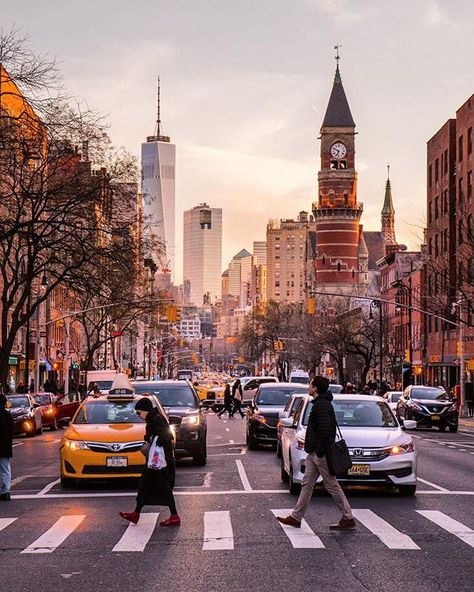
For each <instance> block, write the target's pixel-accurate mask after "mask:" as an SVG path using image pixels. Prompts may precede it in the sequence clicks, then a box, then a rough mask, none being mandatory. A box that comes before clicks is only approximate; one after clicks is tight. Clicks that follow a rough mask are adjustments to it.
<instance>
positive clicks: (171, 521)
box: [160, 514, 181, 526]
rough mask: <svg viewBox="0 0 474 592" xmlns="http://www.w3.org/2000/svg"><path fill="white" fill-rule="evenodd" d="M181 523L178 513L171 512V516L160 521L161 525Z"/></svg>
mask: <svg viewBox="0 0 474 592" xmlns="http://www.w3.org/2000/svg"><path fill="white" fill-rule="evenodd" d="M180 525H181V518H180V517H179V516H178V514H171V516H170V517H169V518H167V519H166V520H162V521H161V522H160V526H180Z"/></svg>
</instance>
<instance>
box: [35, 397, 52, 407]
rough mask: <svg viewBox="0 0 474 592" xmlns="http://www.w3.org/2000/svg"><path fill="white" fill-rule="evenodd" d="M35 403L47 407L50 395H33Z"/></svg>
mask: <svg viewBox="0 0 474 592" xmlns="http://www.w3.org/2000/svg"><path fill="white" fill-rule="evenodd" d="M35 401H36V402H37V403H39V404H40V405H49V404H50V403H51V395H35Z"/></svg>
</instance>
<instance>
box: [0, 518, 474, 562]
mask: <svg viewBox="0 0 474 592" xmlns="http://www.w3.org/2000/svg"><path fill="white" fill-rule="evenodd" d="M353 512H354V517H355V519H356V521H357V523H358V524H357V529H356V530H355V531H353V532H352V534H351V536H352V537H356V539H353V540H356V541H357V537H358V536H360V535H363V536H367V535H368V534H370V533H371V534H372V535H374V536H375V537H377V538H378V539H379V541H380V542H381V543H382V544H383V545H384V546H385V547H386V548H387V549H390V550H403V551H420V550H421V549H422V547H420V546H419V545H423V542H420V540H419V541H418V543H419V544H418V543H417V542H415V541H414V540H413V539H412V538H411V536H409V535H408V534H406V533H404V532H402V531H400V530H399V529H397V528H395V526H393V525H392V524H390V523H389V521H388V520H386V518H385V517H384V516H382V515H379V514H377V513H376V512H374V511H373V510H370V509H354V510H353ZM290 513H291V509H289V508H286V509H285V508H283V509H275V510H269V513H268V516H266V517H265V516H264V520H265V525H266V531H267V535H268V528H269V524H270V528H273V530H272V534H271V537H272V538H271V540H272V542H274V543H275V544H276V543H277V542H280V543H284V541H285V540H286V541H287V543H289V545H290V546H291V547H292V548H293V549H321V550H324V549H326V545H325V543H324V542H323V540H322V539H321V538H320V537H319V536H318V535H317V534H316V533H315V532H314V530H313V528H312V527H311V526H310V524H309V523H308V522H307V521H306V520H303V521H302V523H301V528H298V529H296V528H292V527H291V526H286V525H284V524H281V523H277V522H276V520H275V521H274V517H277V516H287V515H288V514H290ZM159 515H160V514H159V513H158V512H146V513H142V515H141V516H140V520H139V522H138V524H129V525H127V526H125V524H124V528H125V530H124V532H123V533H122V534H121V536H120V538H119V540H118V542H117V543H116V544H115V545H114V546H113V547H112V549H111V551H112V552H113V553H140V552H143V551H145V549H146V547H147V545H148V544H150V543H151V542H154V543H157V542H159V534H158V532H157V531H158V530H159V529H157V522H158V517H159ZM272 515H273V516H272ZM417 515H418V516H421V517H422V518H424V519H425V520H427V521H428V523H429V524H431V525H434V528H435V533H436V534H439V533H440V532H443V531H444V532H445V533H448V534H449V535H451V536H452V537H454V538H453V541H454V540H455V539H457V540H458V541H460V542H461V543H462V544H465V545H468V546H470V547H473V548H474V530H473V529H472V528H470V527H469V526H467V525H465V524H463V523H461V522H458V521H457V520H455V519H454V518H452V517H451V516H449V515H448V514H445V513H444V512H440V511H438V510H415V511H413V513H412V518H411V519H409V520H408V521H406V520H405V521H404V523H407V522H413V519H414V518H415V517H416V516H417ZM87 518H88V517H87V515H86V514H65V515H63V516H60V517H59V518H58V519H57V520H56V521H55V522H53V523H52V524H50V525H47V526H48V527H47V529H46V530H45V532H44V533H43V534H41V535H40V536H39V537H37V538H36V539H35V540H34V541H33V542H31V543H30V544H29V545H27V546H26V547H25V548H24V549H20V553H22V554H26V555H28V554H40V553H54V552H55V551H57V550H58V549H59V548H60V547H61V546H62V545H63V544H64V543H65V542H66V541H68V540H69V539H70V537H73V535H74V533H75V532H76V531H77V530H78V529H79V528H80V527H81V525H85V524H86V523H87ZM269 521H270V522H269ZM234 522H236V521H235V520H234ZM272 524H273V525H274V526H271V525H272ZM426 524H427V523H425V525H426ZM278 525H279V526H278ZM15 526H17V527H19V528H21V527H22V518H21V517H20V518H18V517H11V518H0V549H2V548H3V549H5V546H4V541H3V540H2V537H3V536H4V535H5V533H8V531H10V530H11V529H13V528H15ZM237 526H238V528H240V527H241V526H242V523H241V521H237ZM194 528H195V527H194ZM184 529H186V521H185V520H184V525H183V526H182V527H181V532H182V531H183V530H184ZM200 531H201V535H202V537H201V538H200V542H199V544H200V545H201V548H202V550H203V551H208V552H214V553H215V552H219V551H232V550H234V548H235V547H236V536H235V532H234V531H235V526H234V524H233V520H232V512H231V511H229V510H219V511H209V512H204V513H203V517H202V522H201V528H200ZM175 532H176V530H175ZM278 532H280V533H282V534H281V537H282V538H281V539H278V534H277V533H278ZM319 534H321V535H322V536H323V537H324V536H330V533H329V532H327V531H325V532H323V533H319ZM430 534H432V532H431V531H430ZM192 536H193V540H194V538H195V533H194V532H193V533H192ZM247 536H248V534H247ZM418 536H420V538H422V537H421V535H420V533H418ZM198 540H199V539H198ZM326 542H327V541H326ZM451 543H452V541H451ZM451 543H450V544H451ZM15 549H16V547H15Z"/></svg>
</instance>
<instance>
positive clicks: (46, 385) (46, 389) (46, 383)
mask: <svg viewBox="0 0 474 592" xmlns="http://www.w3.org/2000/svg"><path fill="white" fill-rule="evenodd" d="M43 387H44V392H45V393H50V392H51V383H50V381H49V378H47V379H46V380H45V381H44V384H43Z"/></svg>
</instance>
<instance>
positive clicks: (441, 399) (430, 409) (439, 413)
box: [396, 384, 458, 432]
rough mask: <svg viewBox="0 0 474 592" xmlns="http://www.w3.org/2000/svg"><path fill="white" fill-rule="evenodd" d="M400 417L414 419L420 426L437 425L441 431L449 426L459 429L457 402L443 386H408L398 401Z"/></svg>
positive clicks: (453, 430)
mask: <svg viewBox="0 0 474 592" xmlns="http://www.w3.org/2000/svg"><path fill="white" fill-rule="evenodd" d="M396 412H397V416H398V417H399V418H400V419H414V420H415V421H416V422H417V425H418V427H423V428H432V427H437V428H439V430H440V431H441V432H444V431H445V430H446V428H449V431H450V432H457V431H458V409H457V402H456V399H455V398H454V397H451V396H450V395H449V394H448V393H447V392H446V391H445V390H444V388H442V387H434V386H421V385H416V384H412V385H410V386H408V387H407V388H406V389H405V390H404V391H403V395H402V396H401V397H400V399H399V400H398V402H397V411H396Z"/></svg>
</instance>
